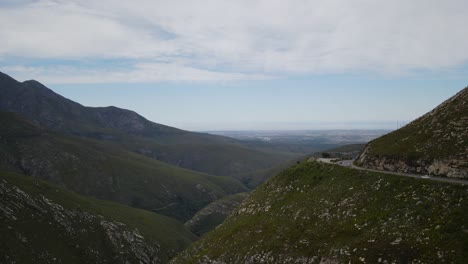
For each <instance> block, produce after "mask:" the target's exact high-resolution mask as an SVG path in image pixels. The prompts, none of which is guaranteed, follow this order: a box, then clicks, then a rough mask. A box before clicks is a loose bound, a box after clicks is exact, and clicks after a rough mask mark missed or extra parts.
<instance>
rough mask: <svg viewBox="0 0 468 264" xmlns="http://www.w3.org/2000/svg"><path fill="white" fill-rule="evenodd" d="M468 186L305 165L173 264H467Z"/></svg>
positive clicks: (268, 186) (270, 184)
mask: <svg viewBox="0 0 468 264" xmlns="http://www.w3.org/2000/svg"><path fill="white" fill-rule="evenodd" d="M467 201H468V186H464V185H452V184H447V183H439V182H433V181H428V180H424V179H414V178H407V177H400V176H393V175H387V174H384V173H372V172H365V171H360V170H355V169H350V168H344V167H340V166H337V165H330V164H322V163H318V162H302V163H301V164H297V165H295V166H293V167H291V168H289V169H287V170H285V171H283V172H282V173H281V174H279V175H278V176H276V177H274V178H272V179H270V180H269V181H267V182H266V183H264V184H263V185H261V186H260V187H259V188H258V189H257V190H255V191H254V192H253V193H252V194H250V195H249V198H248V199H247V200H246V201H245V202H244V203H243V204H242V205H241V207H240V208H239V209H238V210H237V211H236V212H235V213H234V214H233V215H232V216H231V217H230V218H228V219H227V220H226V221H225V222H224V223H223V224H222V225H221V226H220V227H218V228H217V229H216V230H214V231H212V232H210V233H208V234H207V235H206V236H205V237H204V238H202V239H201V240H200V241H198V242H196V243H195V244H193V245H192V246H190V247H189V249H187V250H186V251H184V252H182V253H181V254H180V255H178V257H177V258H176V259H174V260H173V262H172V263H466V260H467V259H468V202H467Z"/></svg>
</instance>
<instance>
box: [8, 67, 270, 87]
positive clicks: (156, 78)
mask: <svg viewBox="0 0 468 264" xmlns="http://www.w3.org/2000/svg"><path fill="white" fill-rule="evenodd" d="M2 69H3V70H4V71H6V72H8V73H9V74H11V75H13V76H14V77H15V78H17V79H19V80H29V79H36V80H40V81H41V82H43V83H46V84H55V83H60V84H76V83H138V82H160V81H184V82H185V81H236V80H262V79H269V78H271V77H270V76H267V75H261V74H244V73H230V72H215V71H208V70H202V69H196V68H192V67H187V66H182V65H178V64H174V63H140V64H136V65H135V66H133V67H131V68H127V69H125V70H123V69H113V70H107V69H82V68H77V67H74V66H47V67H25V66H20V65H17V66H7V67H3V68H2Z"/></svg>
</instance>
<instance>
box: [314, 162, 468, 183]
mask: <svg viewBox="0 0 468 264" xmlns="http://www.w3.org/2000/svg"><path fill="white" fill-rule="evenodd" d="M332 160H334V159H324V158H318V159H317V161H319V162H323V163H329V164H336V165H339V166H342V167H347V168H353V169H356V170H363V171H372V172H380V173H386V174H393V175H398V176H404V177H410V178H416V179H422V180H430V181H440V182H448V183H456V184H463V185H468V180H462V179H454V178H442V177H435V176H428V175H419V174H410V173H402V172H393V171H382V170H373V169H367V168H363V167H358V166H356V165H354V164H353V162H354V160H340V161H337V162H332Z"/></svg>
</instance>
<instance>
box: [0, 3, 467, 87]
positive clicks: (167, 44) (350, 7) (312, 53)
mask: <svg viewBox="0 0 468 264" xmlns="http://www.w3.org/2000/svg"><path fill="white" fill-rule="evenodd" d="M466 24H468V2H467V1H464V0H460V1H456V0H453V1H452V0H447V1H438V0H424V1H422V0H413V1H406V0H395V1H374V0H356V1H348V0H329V1H311V0H291V1H281V0H259V1H252V0H239V1H227V0H226V1H223V0H203V1H202V0H201V1H183V0H171V1H153V0H140V1H113V0H100V1H92V0H68V1H64V0H56V1H35V2H32V3H29V2H27V1H25V2H23V3H22V4H15V5H6V6H3V7H2V6H0V39H1V40H2V44H1V45H0V57H3V60H5V58H8V57H20V58H26V59H28V58H30V59H45V58H47V59H51V58H52V59H54V58H55V59H72V60H82V59H93V60H102V59H109V58H116V59H128V60H132V61H135V64H134V65H133V67H131V68H130V69H129V70H128V72H126V73H125V75H126V76H140V77H138V78H137V77H135V80H140V81H142V80H146V81H157V80H172V79H177V77H178V76H185V77H186V78H188V77H189V76H191V78H194V79H196V78H201V79H204V80H206V79H209V80H211V79H216V78H220V79H222V80H226V79H242V78H247V79H250V78H252V77H259V78H263V77H265V76H270V77H271V76H284V75H292V74H323V73H355V72H363V71H364V72H374V73H379V74H388V73H391V74H393V73H397V74H401V73H403V74H404V73H408V72H411V71H414V70H438V69H445V68H450V67H457V66H459V65H462V64H464V63H466V62H467V61H468V50H467V49H466V47H467V46H468V34H466V29H465V28H464V25H466ZM161 62H163V63H161ZM12 64H14V63H12ZM148 65H152V66H151V67H149V66H148ZM107 71H108V72H107ZM175 71H181V72H175ZM46 72H50V79H51V80H52V81H54V82H57V81H58V80H59V79H60V78H65V77H64V75H63V72H61V71H58V73H57V76H58V77H57V78H56V80H54V78H53V77H52V75H53V74H52V69H49V70H48V71H46ZM106 72H107V76H108V77H109V80H110V79H112V78H115V81H118V80H121V78H120V77H119V76H122V75H124V73H123V72H112V69H111V68H109V69H102V72H101V73H103V74H104V73H106ZM181 73H182V74H181ZM66 76H69V77H67V78H65V79H66V80H72V79H73V76H81V74H80V70H78V72H77V73H76V74H74V73H73V72H72V71H71V72H70V73H69V75H66ZM142 76H146V77H144V78H143V77H142ZM155 76H158V77H155ZM77 78H78V77H77ZM97 78H98V77H97ZM65 79H63V80H65ZM105 79H107V78H105ZM79 80H82V81H84V80H89V81H91V80H93V78H91V77H88V78H86V76H81V77H80V78H79ZM109 80H108V81H109ZM76 81H78V79H76ZM93 81H96V80H93Z"/></svg>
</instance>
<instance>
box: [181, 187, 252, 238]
mask: <svg viewBox="0 0 468 264" xmlns="http://www.w3.org/2000/svg"><path fill="white" fill-rule="evenodd" d="M247 195H248V194H247V193H238V194H233V195H229V196H225V197H223V198H221V199H219V200H216V201H214V202H212V203H210V204H209V205H207V206H205V207H204V208H203V209H201V210H200V211H198V212H197V213H196V214H195V215H194V216H193V217H192V218H191V219H190V220H189V221H187V222H186V223H185V227H187V228H188V229H189V230H190V231H192V232H193V233H194V234H196V235H198V236H203V235H204V234H206V233H207V232H209V231H211V230H213V229H215V228H216V227H217V226H219V225H220V224H222V223H223V221H224V220H225V219H226V218H227V217H228V216H229V215H230V214H231V213H232V211H233V210H235V209H236V208H237V207H238V206H239V205H240V204H241V203H242V202H243V201H244V200H245V199H246V198H247Z"/></svg>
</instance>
